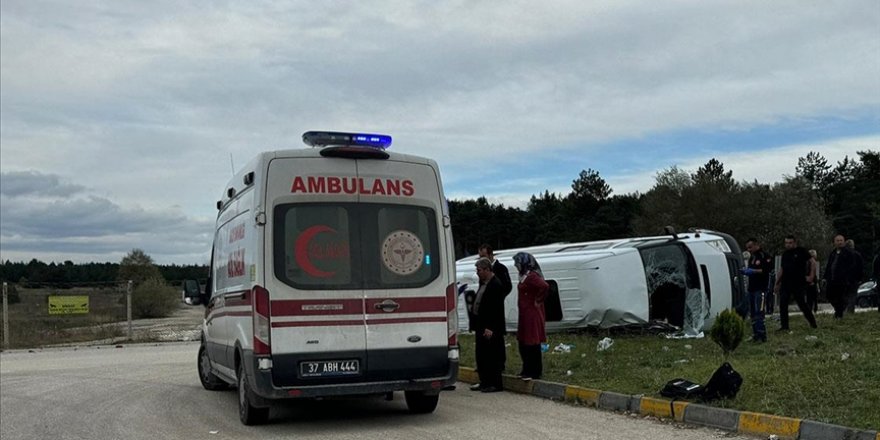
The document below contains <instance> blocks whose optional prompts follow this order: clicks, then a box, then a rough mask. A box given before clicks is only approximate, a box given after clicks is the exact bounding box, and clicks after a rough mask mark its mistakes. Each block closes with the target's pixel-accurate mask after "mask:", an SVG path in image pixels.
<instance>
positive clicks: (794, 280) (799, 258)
mask: <svg viewBox="0 0 880 440" xmlns="http://www.w3.org/2000/svg"><path fill="white" fill-rule="evenodd" d="M812 272H813V265H812V264H810V254H809V253H808V252H807V250H806V249H804V248H802V247H800V246H798V243H797V238H795V236H794V235H789V236H787V237H785V252H784V253H783V254H782V267H780V268H779V273H777V274H776V284H775V285H774V287H773V290H774V291H776V292H779V324H780V327H779V330H780V331H788V329H789V328H788V303H789V302H790V301H791V298H792V297H794V300H795V301H797V305H798V308H799V309H800V310H801V312H802V313H803V314H804V318H806V319H807V322H809V323H810V327H812V328H816V327H817V325H816V318H815V317H814V316H813V311H812V310H810V308H809V307H807V301H806V298H805V293H806V292H805V290H806V288H807V282H809V281H810V280H811V279H812V278H813V273H812Z"/></svg>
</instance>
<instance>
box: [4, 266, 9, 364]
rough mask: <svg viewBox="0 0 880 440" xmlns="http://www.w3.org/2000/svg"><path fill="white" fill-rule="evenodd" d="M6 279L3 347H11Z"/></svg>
mask: <svg viewBox="0 0 880 440" xmlns="http://www.w3.org/2000/svg"><path fill="white" fill-rule="evenodd" d="M8 289H9V288H8V287H7V284H6V281H4V282H3V348H9V302H8V300H7V299H6V297H7V296H8V295H9V293H8Z"/></svg>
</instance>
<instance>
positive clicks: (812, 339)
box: [804, 335, 819, 342]
mask: <svg viewBox="0 0 880 440" xmlns="http://www.w3.org/2000/svg"><path fill="white" fill-rule="evenodd" d="M804 339H805V340H806V341H807V342H815V341H818V340H819V337H818V336H814V335H809V336H807V337H805V338H804Z"/></svg>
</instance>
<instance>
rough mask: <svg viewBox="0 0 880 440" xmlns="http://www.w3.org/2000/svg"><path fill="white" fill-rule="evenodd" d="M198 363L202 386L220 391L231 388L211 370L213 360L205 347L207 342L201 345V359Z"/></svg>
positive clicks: (209, 389)
mask: <svg viewBox="0 0 880 440" xmlns="http://www.w3.org/2000/svg"><path fill="white" fill-rule="evenodd" d="M197 365H198V369H199V380H200V381H201V382H202V386H203V387H205V389H206V390H208V391H220V390H225V389H227V388H229V385H227V384H226V382H223V380H221V379H220V378H219V377H217V376H215V375H214V373H213V372H211V361H210V359H208V350H207V349H206V348H205V344H202V346H201V347H199V359H198V364H197Z"/></svg>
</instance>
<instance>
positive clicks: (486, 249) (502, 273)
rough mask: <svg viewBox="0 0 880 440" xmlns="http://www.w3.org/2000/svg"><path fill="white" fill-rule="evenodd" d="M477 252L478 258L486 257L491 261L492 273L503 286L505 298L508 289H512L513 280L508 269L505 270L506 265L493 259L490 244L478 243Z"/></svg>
mask: <svg viewBox="0 0 880 440" xmlns="http://www.w3.org/2000/svg"><path fill="white" fill-rule="evenodd" d="M478 252H479V253H480V258H488V259H489V261H491V262H492V273H494V274H495V278H498V281H501V285H502V286H503V287H504V297H505V298H506V297H507V295H509V294H510V291H511V290H513V282H512V281H511V280H510V271H508V270H507V266H505V265H504V264H502V263H501V262H500V261H498V260H496V259H495V253H494V251H493V249H492V246H489V245H488V244H482V245H480V248H479V249H478Z"/></svg>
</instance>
